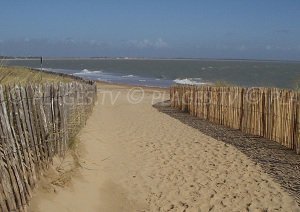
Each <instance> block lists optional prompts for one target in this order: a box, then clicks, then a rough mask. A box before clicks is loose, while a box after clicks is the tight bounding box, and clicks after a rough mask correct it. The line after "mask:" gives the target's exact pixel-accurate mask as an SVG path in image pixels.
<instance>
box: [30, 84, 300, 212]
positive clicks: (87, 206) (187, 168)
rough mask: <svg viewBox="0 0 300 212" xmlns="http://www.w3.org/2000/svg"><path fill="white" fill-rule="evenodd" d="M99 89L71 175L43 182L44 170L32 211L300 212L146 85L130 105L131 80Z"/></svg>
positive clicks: (237, 154)
mask: <svg viewBox="0 0 300 212" xmlns="http://www.w3.org/2000/svg"><path fill="white" fill-rule="evenodd" d="M101 88H102V89H100V92H99V100H98V104H97V105H96V106H95V108H94V112H93V114H92V116H91V117H90V119H89V120H88V122H87V125H86V127H85V128H84V129H83V130H82V131H81V133H80V135H79V139H80V142H79V144H78V152H79V153H78V154H79V158H78V157H73V158H76V162H77V165H78V166H79V167H78V168H77V169H76V170H75V171H74V172H72V171H70V172H68V173H71V174H72V175H74V176H73V177H72V179H71V180H70V181H69V183H66V182H67V181H68V180H65V181H64V180H62V181H63V182H62V183H54V184H56V185H55V186H54V185H53V186H49V185H47V180H48V181H51V180H49V179H51V176H50V174H49V176H48V178H46V179H45V180H44V181H46V183H45V182H43V183H41V185H40V187H39V189H38V190H37V192H36V194H35V196H34V198H33V201H32V205H31V207H30V210H31V211H43V212H47V211H49V212H52V211H57V212H60V211H72V212H76V211H89V212H92V211H105V212H110V211H112V212H119V211H130V212H132V211H195V212H197V211H299V209H298V206H297V204H296V202H295V201H294V200H293V199H292V198H291V197H290V196H289V195H288V194H287V193H286V192H285V191H283V190H282V189H281V188H280V187H279V185H278V184H276V183H275V182H273V180H272V179H271V178H270V177H268V176H267V175H266V174H264V173H263V171H262V170H261V168H260V167H259V166H258V165H255V164H254V163H253V162H251V161H250V160H249V159H248V158H247V157H246V156H245V155H244V154H242V153H240V152H239V151H238V150H237V149H235V148H234V147H232V146H229V145H226V144H224V143H222V142H221V141H217V140H215V139H213V138H210V137H208V136H206V135H203V134H202V133H201V132H199V131H197V130H195V129H193V128H191V127H189V126H187V125H184V124H182V123H181V122H179V121H178V120H175V119H173V118H171V117H169V116H167V115H165V114H162V113H159V112H158V111H157V110H156V109H155V108H153V107H152V106H151V104H152V103H153V102H152V93H151V91H150V89H149V90H148V91H147V92H146V93H145V96H144V97H145V98H144V99H143V100H142V101H141V102H140V103H138V104H131V103H129V102H128V98H127V97H128V96H129V97H132V96H131V95H128V90H129V89H130V88H129V87H123V86H115V85H101ZM110 91H112V93H111V94H110ZM160 92H162V91H160ZM130 94H132V92H131V93H130ZM104 95H105V99H104V100H103V98H102V97H103V96H104ZM110 95H111V96H110ZM139 95H141V94H140V93H139V92H136V93H135V95H134V97H138V96H139ZM155 95H157V93H155ZM111 97H113V98H112V99H111ZM115 98H116V99H115ZM132 99H135V100H136V98H132ZM111 100H113V101H114V100H116V102H115V104H112V102H113V101H112V102H111ZM73 156H74V154H73ZM76 156H77V155H76ZM70 162H72V161H70V160H68V158H67V159H66V161H64V164H65V165H66V166H68V164H69V163H70ZM73 163H74V161H73ZM53 172H54V171H53ZM64 179H65V178H64ZM52 182H53V178H52ZM56 182H57V181H56ZM58 185H59V186H58ZM53 190H55V192H52V191H53Z"/></svg>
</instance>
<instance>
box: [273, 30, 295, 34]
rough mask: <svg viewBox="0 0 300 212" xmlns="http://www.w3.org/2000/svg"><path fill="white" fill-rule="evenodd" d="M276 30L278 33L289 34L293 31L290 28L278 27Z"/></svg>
mask: <svg viewBox="0 0 300 212" xmlns="http://www.w3.org/2000/svg"><path fill="white" fill-rule="evenodd" d="M274 32H275V33H278V34H289V33H290V32H291V30H289V29H277V30H275V31H274Z"/></svg>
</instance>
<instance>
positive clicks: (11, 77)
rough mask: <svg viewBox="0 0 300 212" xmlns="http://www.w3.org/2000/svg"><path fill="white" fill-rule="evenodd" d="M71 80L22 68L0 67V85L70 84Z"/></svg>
mask: <svg viewBox="0 0 300 212" xmlns="http://www.w3.org/2000/svg"><path fill="white" fill-rule="evenodd" d="M71 81H72V79H71V78H68V77H64V76H59V75H55V74H49V73H44V72H39V71H35V70H31V69H29V68H24V67H6V66H0V84H1V85H7V84H14V83H19V84H26V83H46V82H50V83H51V82H65V83H66V82H71Z"/></svg>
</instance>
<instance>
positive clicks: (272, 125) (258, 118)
mask: <svg viewBox="0 0 300 212" xmlns="http://www.w3.org/2000/svg"><path fill="white" fill-rule="evenodd" d="M170 99H171V106H172V107H175V108H178V109H180V110H182V111H186V112H189V113H190V114H191V115H193V116H197V117H199V118H202V119H206V120H208V121H211V122H214V123H217V124H221V125H224V126H227V127H230V128H234V129H239V130H241V131H242V132H244V133H247V134H252V135H257V136H262V137H264V138H267V139H270V140H273V141H276V142H278V143H280V144H281V145H283V146H286V147H288V148H289V149H293V150H295V151H296V152H297V154H300V93H299V92H297V91H293V90H285V89H279V88H241V87H213V86H188V85H174V86H172V87H171V89H170Z"/></svg>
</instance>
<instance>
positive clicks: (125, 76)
mask: <svg viewBox="0 0 300 212" xmlns="http://www.w3.org/2000/svg"><path fill="white" fill-rule="evenodd" d="M122 77H123V78H133V77H136V76H135V75H132V74H129V75H124V76H122Z"/></svg>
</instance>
